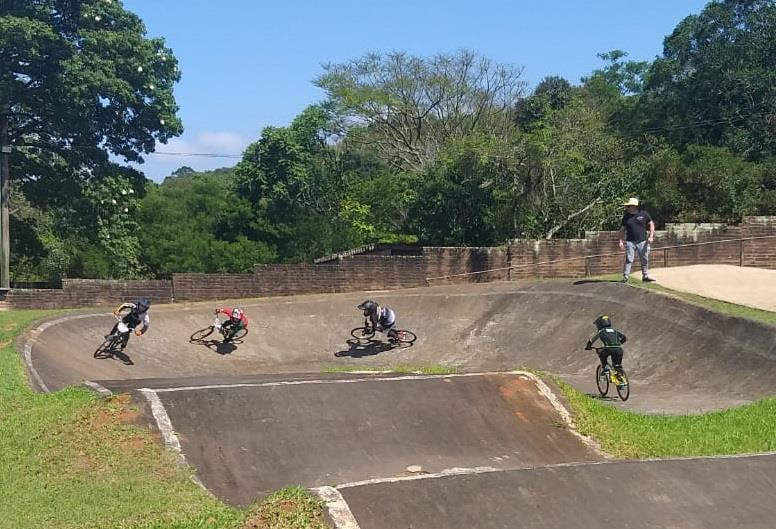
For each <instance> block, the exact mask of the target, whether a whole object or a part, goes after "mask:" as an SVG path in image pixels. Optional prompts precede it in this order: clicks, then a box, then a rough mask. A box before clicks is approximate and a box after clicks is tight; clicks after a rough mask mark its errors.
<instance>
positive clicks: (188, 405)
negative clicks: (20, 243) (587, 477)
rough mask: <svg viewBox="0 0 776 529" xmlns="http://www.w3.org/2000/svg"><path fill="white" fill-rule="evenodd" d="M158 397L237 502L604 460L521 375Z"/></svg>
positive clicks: (180, 391)
mask: <svg viewBox="0 0 776 529" xmlns="http://www.w3.org/2000/svg"><path fill="white" fill-rule="evenodd" d="M153 391H154V394H155V395H156V396H157V397H158V399H159V400H160V401H161V403H162V405H163V407H164V409H165V410H166V414H167V416H168V418H169V423H171V426H172V430H171V431H168V432H166V435H172V431H174V432H175V435H177V438H178V442H179V443H180V446H181V447H182V449H183V453H184V454H185V457H186V459H187V460H188V462H189V463H190V464H192V465H194V466H195V467H196V468H197V475H198V477H199V478H200V480H201V481H202V482H203V483H204V484H205V486H206V487H207V488H209V489H210V490H212V491H213V492H214V493H216V494H217V495H218V496H219V497H221V498H224V499H226V500H227V501H229V502H232V503H235V504H247V503H250V502H251V501H253V500H255V499H256V498H260V497H262V496H264V495H266V494H267V493H269V492H271V491H274V490H276V489H279V488H281V487H283V486H287V485H297V484H301V485H304V486H308V487H317V486H322V485H336V484H340V483H345V482H351V481H360V480H367V479H382V478H393V477H397V476H404V475H407V468H408V467H410V466H413V465H417V466H419V467H420V470H421V472H427V473H437V472H443V471H447V470H450V469H454V468H483V467H484V468H487V469H514V468H527V467H536V466H541V465H548V464H556V463H563V462H572V461H598V460H601V456H600V455H599V453H598V452H597V451H596V450H595V449H594V447H592V446H591V445H590V444H589V443H588V442H585V440H584V439H583V438H582V437H580V436H578V435H576V434H575V433H574V432H572V431H570V430H569V428H568V425H567V424H566V422H565V421H564V417H563V415H562V414H561V413H559V410H560V408H558V407H556V406H557V403H555V402H553V400H552V398H551V394H550V393H549V391H548V390H547V388H546V386H544V385H543V383H541V382H539V381H537V380H534V379H533V378H532V377H530V376H529V375H524V374H478V375H455V376H387V375H386V376H375V375H370V376H365V375H330V376H322V377H319V378H317V379H312V378H309V377H307V378H304V379H292V380H286V379H283V378H280V377H276V378H275V380H267V379H263V380H259V381H256V382H247V381H245V382H242V383H240V384H232V385H224V386H212V385H211V386H199V387H196V386H189V387H186V386H183V387H173V388H167V389H164V388H160V389H156V390H153ZM156 413H157V414H158V413H159V410H157V411H156ZM157 419H158V417H157ZM164 422H165V421H160V424H164ZM395 527H398V526H395Z"/></svg>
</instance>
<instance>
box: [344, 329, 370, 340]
mask: <svg viewBox="0 0 776 529" xmlns="http://www.w3.org/2000/svg"><path fill="white" fill-rule="evenodd" d="M350 335H351V336H352V337H353V338H356V339H358V340H371V339H372V338H374V337H375V331H374V330H372V331H371V332H366V327H356V328H355V329H353V330H352V331H350Z"/></svg>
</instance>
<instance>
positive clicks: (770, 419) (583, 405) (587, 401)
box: [553, 377, 776, 459]
mask: <svg viewBox="0 0 776 529" xmlns="http://www.w3.org/2000/svg"><path fill="white" fill-rule="evenodd" d="M553 380H554V381H555V383H556V384H557V385H558V386H559V387H560V388H561V391H562V392H563V394H564V395H565V396H566V398H567V399H568V401H569V404H570V405H571V408H572V411H573V414H574V422H575V423H576V426H577V430H578V431H579V432H580V433H582V434H584V435H589V436H590V437H593V438H595V439H596V440H597V441H598V442H599V443H600V444H601V447H602V448H603V449H604V450H605V451H606V452H608V453H610V454H612V455H613V456H615V457H618V458H625V459H637V458H648V457H672V456H673V457H683V456H708V455H723V454H724V455H729V454H743V453H756V452H770V451H776V397H771V398H767V399H763V400H760V401H758V402H754V403H752V404H747V405H746V406H741V407H738V408H731V409H728V410H722V411H716V412H711V413H706V414H703V415H677V416H659V415H658V416H656V415H643V414H639V413H633V412H629V411H625V410H622V409H619V408H617V407H615V406H611V405H609V404H605V403H603V402H600V401H597V400H595V399H592V398H590V397H588V396H587V395H585V394H583V393H581V392H579V391H577V390H576V389H574V388H573V387H571V386H570V385H569V384H567V383H566V382H564V381H563V380H561V379H560V378H558V377H553Z"/></svg>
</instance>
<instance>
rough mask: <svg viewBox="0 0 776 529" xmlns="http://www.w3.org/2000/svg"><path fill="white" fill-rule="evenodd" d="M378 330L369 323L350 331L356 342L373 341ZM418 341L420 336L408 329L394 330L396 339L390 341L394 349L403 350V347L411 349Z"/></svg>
mask: <svg viewBox="0 0 776 529" xmlns="http://www.w3.org/2000/svg"><path fill="white" fill-rule="evenodd" d="M375 332H376V330H375V329H373V328H372V326H371V325H370V324H369V323H368V322H366V321H365V322H364V325H362V326H361V327H356V328H355V329H353V330H352V331H350V335H351V336H352V337H353V338H355V339H356V340H359V341H361V340H367V341H368V340H371V339H372V338H374V336H375ZM417 339H418V335H417V334H415V333H414V332H412V331H408V330H406V329H394V338H393V339H390V338H389V341H390V342H391V345H392V346H393V347H398V348H403V347H411V346H412V344H413V343H415V340H417Z"/></svg>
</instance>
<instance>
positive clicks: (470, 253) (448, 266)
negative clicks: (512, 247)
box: [423, 247, 509, 283]
mask: <svg viewBox="0 0 776 529" xmlns="http://www.w3.org/2000/svg"><path fill="white" fill-rule="evenodd" d="M423 258H424V260H425V276H426V277H431V278H434V277H442V276H450V275H456V274H470V273H471V272H480V271H483V270H494V271H493V272H487V273H484V274H474V275H467V276H462V277H458V278H451V279H450V281H453V282H472V283H480V282H487V281H506V280H507V279H509V271H508V270H506V268H507V267H509V249H507V248H501V247H495V248H488V247H480V248H436V247H424V248H423ZM499 269H500V270H499Z"/></svg>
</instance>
